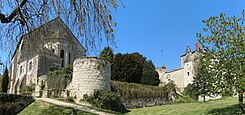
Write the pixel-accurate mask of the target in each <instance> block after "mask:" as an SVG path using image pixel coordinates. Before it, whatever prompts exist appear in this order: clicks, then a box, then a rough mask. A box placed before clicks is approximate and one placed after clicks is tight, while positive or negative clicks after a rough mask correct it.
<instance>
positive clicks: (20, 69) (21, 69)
mask: <svg viewBox="0 0 245 115" xmlns="http://www.w3.org/2000/svg"><path fill="white" fill-rule="evenodd" d="M21 74H22V66H20V75H21Z"/></svg>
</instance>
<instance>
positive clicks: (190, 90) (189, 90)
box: [183, 84, 200, 100]
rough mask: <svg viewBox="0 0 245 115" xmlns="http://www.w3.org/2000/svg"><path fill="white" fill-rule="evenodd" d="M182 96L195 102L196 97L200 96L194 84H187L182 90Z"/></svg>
mask: <svg viewBox="0 0 245 115" xmlns="http://www.w3.org/2000/svg"><path fill="white" fill-rule="evenodd" d="M183 94H184V95H187V96H189V97H191V98H192V99H195V100H197V99H198V96H199V95H200V93H199V92H198V89H196V87H195V85H194V84H188V85H187V87H186V88H185V89H184V92H183Z"/></svg>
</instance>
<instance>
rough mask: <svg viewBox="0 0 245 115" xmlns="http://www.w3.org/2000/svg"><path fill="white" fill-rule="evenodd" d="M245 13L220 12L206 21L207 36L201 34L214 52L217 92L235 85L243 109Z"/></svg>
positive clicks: (203, 45) (205, 46)
mask: <svg viewBox="0 0 245 115" xmlns="http://www.w3.org/2000/svg"><path fill="white" fill-rule="evenodd" d="M244 19H245V13H244V11H243V13H242V16H241V17H240V18H238V17H236V16H232V17H228V16H226V15H225V14H223V13H221V14H220V16H212V17H210V18H209V19H208V20H204V21H203V22H204V23H205V24H206V28H204V29H203V30H204V32H205V36H203V35H202V34H200V33H198V34H197V37H198V38H199V39H198V41H199V42H200V43H201V45H202V47H203V48H204V49H205V50H207V51H210V52H213V54H215V57H214V59H213V68H214V70H215V71H213V73H214V74H215V75H214V76H212V78H213V79H214V81H215V82H214V83H215V87H214V88H213V89H214V91H215V90H216V91H222V90H226V89H227V88H232V89H233V90H235V91H237V92H238V94H239V99H238V100H239V104H240V108H241V110H242V111H243V113H245V111H244V110H243V93H244V92H245V64H244V61H245V47H244V46H245V39H244V38H245V31H244V30H245V27H244Z"/></svg>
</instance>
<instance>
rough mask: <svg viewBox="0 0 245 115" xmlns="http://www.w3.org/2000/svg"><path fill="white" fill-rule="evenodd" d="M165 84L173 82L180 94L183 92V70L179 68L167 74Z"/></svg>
mask: <svg viewBox="0 0 245 115" xmlns="http://www.w3.org/2000/svg"><path fill="white" fill-rule="evenodd" d="M165 78H166V83H169V82H170V81H174V83H175V85H176V87H177V88H178V90H179V91H180V92H182V91H183V90H184V79H185V78H184V69H183V68H180V69H178V70H174V71H171V72H167V73H166V74H165Z"/></svg>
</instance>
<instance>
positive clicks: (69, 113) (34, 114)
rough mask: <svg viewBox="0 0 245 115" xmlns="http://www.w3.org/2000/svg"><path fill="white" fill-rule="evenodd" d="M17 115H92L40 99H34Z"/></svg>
mask: <svg viewBox="0 0 245 115" xmlns="http://www.w3.org/2000/svg"><path fill="white" fill-rule="evenodd" d="M19 115H94V114H93V113H89V112H85V111H81V110H77V109H74V108H71V107H64V106H58V105H54V104H51V103H47V102H44V101H41V100H36V101H35V102H34V103H32V104H31V105H29V106H27V107H26V108H25V109H24V110H23V111H21V112H20V113H19Z"/></svg>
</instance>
